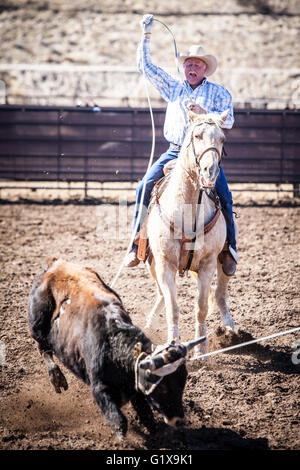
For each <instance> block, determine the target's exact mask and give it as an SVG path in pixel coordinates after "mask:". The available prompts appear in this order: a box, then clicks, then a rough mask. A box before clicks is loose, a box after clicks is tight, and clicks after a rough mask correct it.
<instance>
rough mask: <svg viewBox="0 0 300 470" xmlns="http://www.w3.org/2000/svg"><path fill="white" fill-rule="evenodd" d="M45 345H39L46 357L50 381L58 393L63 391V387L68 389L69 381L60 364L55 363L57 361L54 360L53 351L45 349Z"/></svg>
mask: <svg viewBox="0 0 300 470" xmlns="http://www.w3.org/2000/svg"><path fill="white" fill-rule="evenodd" d="M44 347H45V346H41V345H40V344H39V345H38V348H39V350H40V352H41V354H42V355H43V357H44V361H45V363H46V366H47V369H48V374H49V377H50V381H51V383H52V385H53V387H54V390H55V391H56V393H61V388H63V389H64V390H68V382H67V380H66V377H65V376H64V374H63V373H62V371H61V370H60V368H59V367H58V365H57V364H55V362H54V361H53V355H52V351H50V350H46V351H45V350H44Z"/></svg>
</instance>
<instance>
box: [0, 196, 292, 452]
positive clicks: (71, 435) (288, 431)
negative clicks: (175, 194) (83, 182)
mask: <svg viewBox="0 0 300 470" xmlns="http://www.w3.org/2000/svg"><path fill="white" fill-rule="evenodd" d="M25 202H26V201H24V200H21V199H19V200H15V201H13V202H9V201H3V200H2V202H1V204H0V233H1V241H0V250H1V251H0V253H1V272H0V277H1V292H0V296H1V297H0V305H1V317H0V341H1V342H2V343H0V345H2V347H3V345H4V347H5V352H6V357H5V358H4V357H3V354H2V362H1V365H0V390H1V395H0V449H9V450H13V449H19V450H26V449H47V450H49V449H92V450H104V449H127V450H128V449H143V450H144V449H145V450H146V449H177V450H187V449H189V450H193V449H197V450H204V449H205V450H216V449H218V450H223V449H226V450H241V449H251V450H267V449H268V450H269V449H271V450H273V449H285V450H296V449H297V450H299V448H300V442H299V423H300V421H299V371H300V366H299V364H297V363H299V354H298V353H297V350H296V351H295V350H294V349H293V345H295V341H296V340H297V339H300V335H299V334H297V333H295V334H290V335H286V336H281V337H279V338H276V339H272V340H268V341H264V342H262V343H259V344H257V345H253V346H250V347H248V348H247V349H246V348H244V349H238V350H236V351H235V352H232V353H223V354H219V355H216V356H213V357H212V358H210V360H209V361H208V362H207V363H203V362H200V361H194V362H188V363H187V367H188V370H189V375H188V380H187V384H186V388H185V392H184V408H185V415H186V422H185V426H184V427H182V428H178V429H177V428H176V429H173V428H172V429H171V428H169V427H167V426H166V425H165V424H164V423H163V420H162V417H161V416H160V415H158V414H156V419H157V421H158V423H159V426H158V431H157V433H156V434H155V435H151V434H149V433H148V431H147V430H146V429H144V428H143V427H142V426H141V425H140V424H139V422H138V420H137V418H136V416H135V413H134V411H133V409H132V408H131V406H130V405H128V406H126V407H125V408H124V413H125V414H126V416H127V418H128V422H129V430H128V434H127V437H126V438H125V439H124V440H123V441H122V442H119V441H118V440H117V438H116V437H115V436H114V434H113V432H112V431H111V429H110V427H109V426H108V425H107V424H106V422H105V420H104V418H103V417H102V415H101V412H100V411H99V409H98V408H97V406H96V404H95V403H94V402H93V399H92V396H91V393H90V390H89V388H88V387H87V386H86V385H84V384H82V383H81V382H80V381H79V380H78V379H76V378H75V377H74V376H73V375H72V374H71V373H70V372H68V371H67V370H66V369H65V368H64V367H62V370H63V371H64V373H65V375H66V377H67V380H68V383H69V389H68V390H67V391H65V392H63V393H62V394H56V393H55V391H54V389H53V388H52V385H51V384H50V381H49V378H48V373H47V371H46V367H45V365H44V363H43V360H42V358H41V357H40V356H39V354H38V352H37V349H36V347H35V345H34V341H33V340H32V338H31V337H30V336H29V332H28V326H27V303H28V295H29V292H30V289H31V286H32V282H33V279H34V277H35V276H36V275H37V274H38V273H39V272H40V271H41V267H42V261H43V259H44V258H45V257H47V256H54V255H55V256H59V257H62V258H64V259H66V260H69V261H73V262H77V263H79V264H82V265H85V266H91V267H93V268H94V269H96V270H97V272H98V273H99V274H100V276H101V277H102V278H103V279H104V281H106V282H107V283H108V284H110V283H111V282H112V279H113V278H114V276H115V274H116V272H117V271H118V268H119V266H120V263H121V261H122V259H123V256H124V254H125V251H126V248H127V243H128V237H127V238H126V237H122V238H120V237H117V238H116V239H111V238H110V239H108V237H107V236H105V235H106V234H105V226H106V225H105V224H107V223H108V222H111V221H113V218H114V216H115V214H116V213H117V211H118V210H119V206H118V205H117V204H115V203H111V204H104V203H103V201H102V203H101V201H100V200H98V201H97V200H93V202H94V203H93V204H92V203H90V204H84V203H82V202H77V203H74V201H73V203H70V201H69V203H67V202H64V201H62V200H57V201H51V202H49V203H48V204H47V203H43V204H41V203H38V201H37V202H36V203H34V202H31V203H28V201H27V203H25ZM71 202H72V201H71ZM122 210H123V211H125V210H126V208H125V207H123V209H122ZM236 211H237V213H238V215H239V219H238V222H239V232H240V236H239V244H238V252H239V257H240V261H239V265H238V270H237V273H236V276H235V277H234V278H233V279H232V280H231V282H230V287H229V291H230V292H229V306H230V310H231V313H232V315H233V318H234V321H235V323H236V329H237V339H238V341H247V340H250V339H253V338H260V337H262V336H266V335H270V334H272V333H276V332H280V331H284V330H287V329H291V328H295V327H297V326H298V325H299V312H300V305H299V272H300V260H299V227H300V224H299V221H300V206H299V203H298V204H297V203H294V204H293V203H291V202H289V203H288V204H285V203H280V201H277V202H275V203H274V204H272V203H263V204H247V203H243V204H238V205H237V207H236ZM131 213H132V205H130V206H129V214H128V226H129V224H130V214H131ZM123 215H124V214H123ZM115 289H116V290H117V292H118V293H119V294H120V296H121V298H122V300H123V303H124V305H125V307H126V309H127V310H128V311H129V312H130V315H131V318H132V320H133V322H134V323H135V324H137V325H139V326H140V327H141V328H142V329H144V326H145V317H146V314H147V313H148V312H149V311H150V309H151V306H152V305H153V302H154V299H155V289H154V283H153V281H152V279H151V278H150V276H149V274H148V272H147V270H146V267H145V266H144V265H143V264H142V263H141V264H140V265H139V266H137V267H136V268H134V269H131V270H129V269H127V270H123V271H122V273H121V275H120V277H119V279H118V282H117V284H116V285H115ZM178 299H179V305H180V311H181V313H180V332H181V339H182V340H184V341H185V340H188V339H192V338H193V337H194V313H193V311H194V303H195V301H196V285H195V280H194V278H193V277H192V276H191V275H190V274H189V275H187V276H185V277H184V278H183V279H181V278H179V279H178ZM207 322H208V331H210V332H212V334H211V336H210V338H209V339H210V341H209V348H210V349H211V350H212V349H214V348H220V347H223V346H224V345H227V344H230V342H231V341H232V338H228V337H227V336H226V334H224V332H222V331H220V329H219V326H220V317H219V314H218V312H217V311H215V312H212V313H211V314H210V315H209V317H208V319H207ZM144 331H146V330H144ZM148 335H149V336H150V338H151V339H152V340H153V341H155V342H164V341H166V328H165V319H164V317H161V318H156V319H155V320H154V323H153V328H152V329H151V330H150V331H148ZM4 359H5V360H4Z"/></svg>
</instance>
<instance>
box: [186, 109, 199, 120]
mask: <svg viewBox="0 0 300 470" xmlns="http://www.w3.org/2000/svg"><path fill="white" fill-rule="evenodd" d="M187 114H188V117H189V119H190V121H191V122H194V121H196V119H199V114H197V113H194V111H191V110H190V109H189V110H188V112H187Z"/></svg>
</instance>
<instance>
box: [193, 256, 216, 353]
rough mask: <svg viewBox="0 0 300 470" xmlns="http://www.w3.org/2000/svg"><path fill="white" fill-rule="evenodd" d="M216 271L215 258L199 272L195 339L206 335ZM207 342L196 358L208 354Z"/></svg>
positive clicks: (209, 260)
mask: <svg viewBox="0 0 300 470" xmlns="http://www.w3.org/2000/svg"><path fill="white" fill-rule="evenodd" d="M215 271H216V259H215V258H214V257H211V258H209V259H208V260H207V261H206V263H203V264H202V265H201V270H200V271H199V272H198V279H197V284H198V302H197V305H196V310H195V316H196V328H195V339H197V338H199V337H200V336H205V335H206V317H207V313H208V296H209V290H210V285H211V282H212V279H213V276H214V273H215ZM206 348H207V341H204V342H203V343H201V344H199V345H198V346H196V348H195V357H197V356H200V355H201V354H205V353H206Z"/></svg>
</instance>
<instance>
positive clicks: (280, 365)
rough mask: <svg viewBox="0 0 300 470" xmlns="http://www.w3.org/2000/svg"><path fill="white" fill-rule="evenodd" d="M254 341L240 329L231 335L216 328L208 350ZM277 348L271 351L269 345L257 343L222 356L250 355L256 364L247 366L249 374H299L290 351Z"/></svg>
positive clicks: (229, 332)
mask: <svg viewBox="0 0 300 470" xmlns="http://www.w3.org/2000/svg"><path fill="white" fill-rule="evenodd" d="M253 340H255V338H254V337H253V336H252V335H251V334H250V333H248V332H246V331H243V330H241V329H239V330H238V332H237V333H233V332H232V331H230V330H227V329H226V328H224V327H221V326H220V327H218V328H217V329H216V330H215V332H214V334H213V337H212V340H211V345H210V349H211V350H217V349H223V348H227V347H230V346H234V345H238V344H241V343H247V342H250V341H253ZM278 349H283V348H280V347H279V346H278V348H277V350H275V349H271V348H270V346H269V345H266V346H264V345H262V344H259V343H254V344H250V345H248V346H243V347H241V348H236V349H233V350H232V351H227V352H224V353H222V354H233V355H252V356H254V357H255V358H256V359H257V361H258V362H256V363H253V364H251V365H249V364H247V369H248V370H250V371H251V372H254V373H255V372H263V371H271V372H281V373H283V374H300V368H299V367H297V365H295V364H293V362H292V351H289V352H286V351H283V350H281V351H280V350H278Z"/></svg>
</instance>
